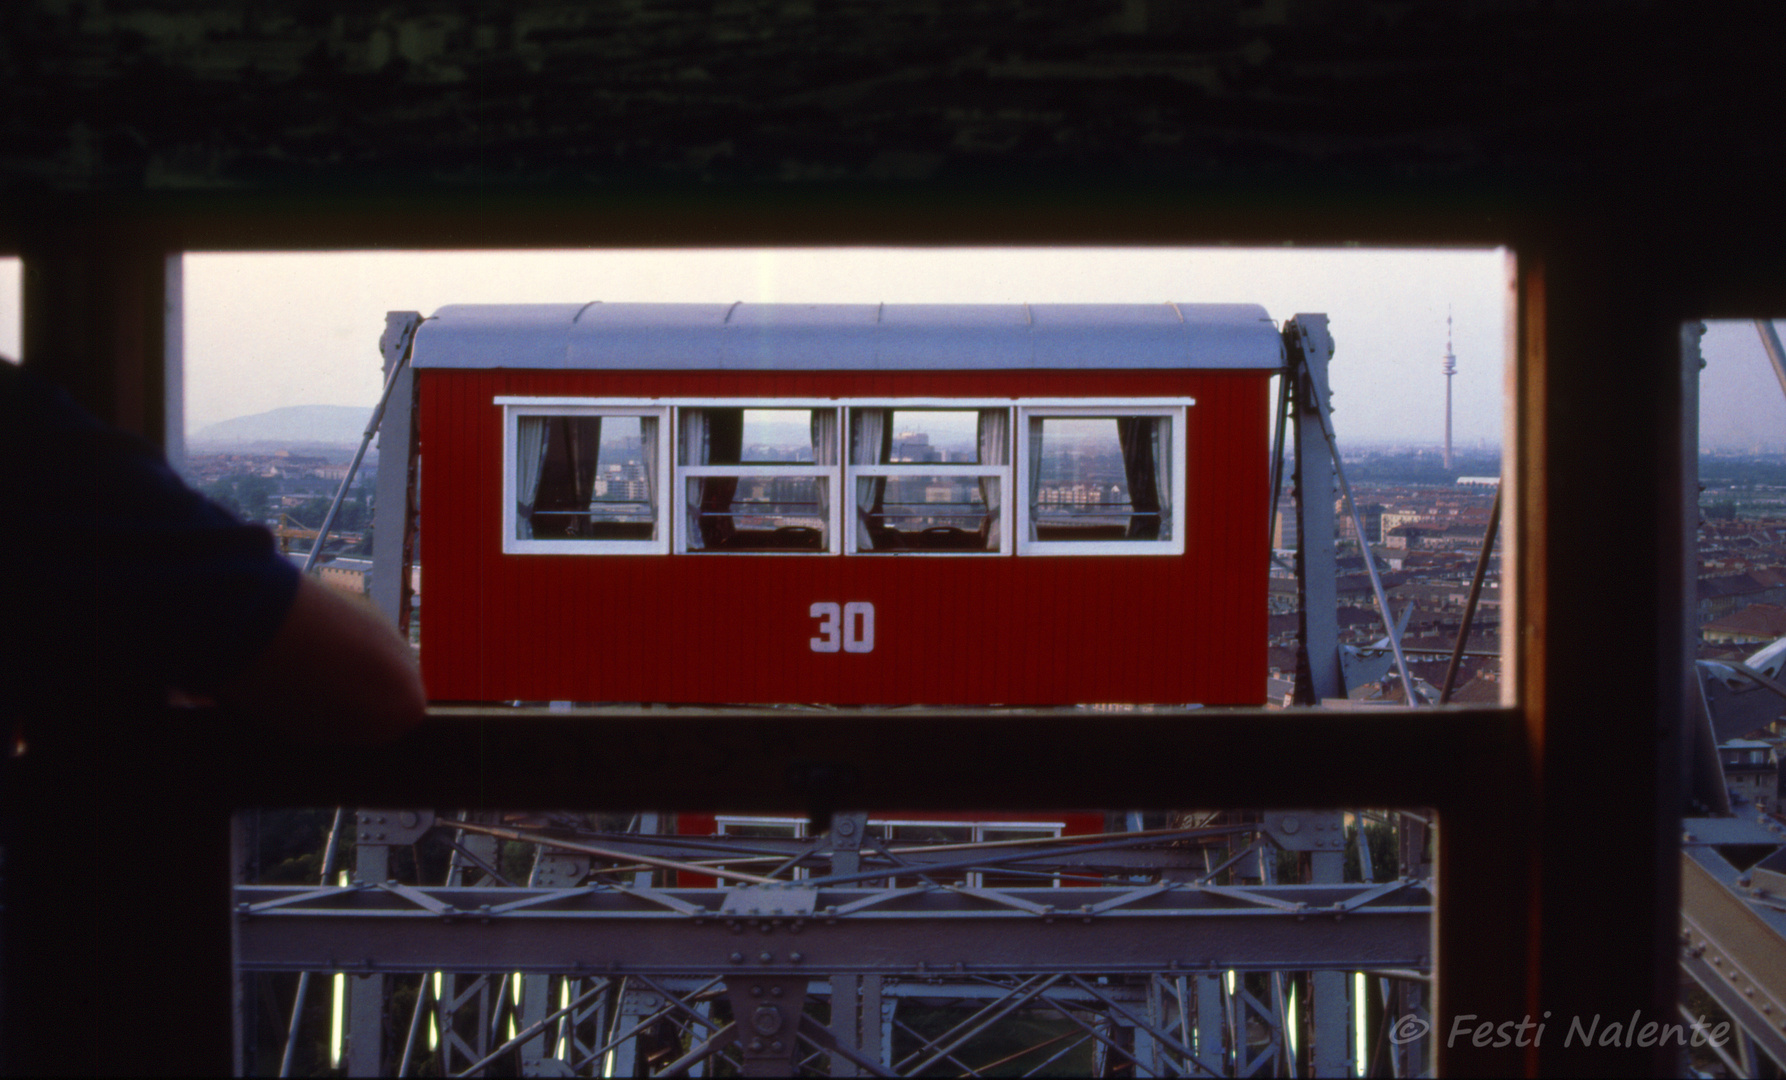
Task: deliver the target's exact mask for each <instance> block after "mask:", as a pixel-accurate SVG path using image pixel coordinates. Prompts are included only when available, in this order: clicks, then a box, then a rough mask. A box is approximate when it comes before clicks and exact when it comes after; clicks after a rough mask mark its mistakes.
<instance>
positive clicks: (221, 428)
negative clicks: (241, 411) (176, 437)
mask: <svg viewBox="0 0 1786 1080" xmlns="http://www.w3.org/2000/svg"><path fill="white" fill-rule="evenodd" d="M371 418H372V410H371V408H369V407H361V406H357V405H288V406H286V407H285V408H283V409H274V410H272V411H271V412H264V413H255V414H254V415H253V416H238V417H236V418H235V419H233V420H224V421H222V422H221V423H216V424H211V425H209V426H208V427H203V428H200V429H199V430H197V431H195V432H193V433H192V434H191V435H190V436H188V437H187V439H186V442H187V444H188V445H189V446H193V447H219V448H240V449H247V448H249V447H255V446H265V445H276V446H278V447H285V448H291V447H295V446H299V445H320V446H347V447H357V446H358V445H359V444H360V437H361V435H363V434H364V433H365V431H366V421H368V420H370V419H371Z"/></svg>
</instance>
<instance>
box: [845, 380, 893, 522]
mask: <svg viewBox="0 0 1786 1080" xmlns="http://www.w3.org/2000/svg"><path fill="white" fill-rule="evenodd" d="M887 414H888V410H886V409H852V410H850V417H851V423H850V426H851V428H852V429H853V430H852V431H851V433H850V434H851V439H850V464H851V465H881V464H885V463H884V462H882V461H881V448H882V447H883V446H884V445H885V444H886V438H887V421H888V415H887ZM886 490H887V478H886V477H884V476H863V477H859V478H858V479H857V480H856V550H857V551H873V550H874V537H873V535H871V534H870V533H869V531H868V518H869V515H870V514H872V513H874V512H875V511H876V510H878V509H879V506H878V504H879V503H880V501H881V498H882V497H883V496H884V494H885V492H886Z"/></svg>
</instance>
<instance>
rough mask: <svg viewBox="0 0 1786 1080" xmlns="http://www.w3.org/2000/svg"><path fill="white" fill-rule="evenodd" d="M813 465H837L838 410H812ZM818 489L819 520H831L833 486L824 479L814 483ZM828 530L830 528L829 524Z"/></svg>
mask: <svg viewBox="0 0 1786 1080" xmlns="http://www.w3.org/2000/svg"><path fill="white" fill-rule="evenodd" d="M812 463H813V464H814V465H835V464H837V410H836V409H814V410H812ZM813 487H815V488H817V489H818V499H819V519H820V520H821V521H825V522H829V521H830V520H831V484H830V482H829V481H827V480H824V479H822V478H821V479H816V480H814V481H813ZM825 527H826V528H830V525H829V524H827V525H826V526H825Z"/></svg>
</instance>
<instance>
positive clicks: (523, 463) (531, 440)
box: [515, 416, 548, 540]
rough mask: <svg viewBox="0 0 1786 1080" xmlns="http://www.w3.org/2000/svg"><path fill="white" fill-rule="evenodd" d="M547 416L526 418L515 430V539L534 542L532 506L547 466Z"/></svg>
mask: <svg viewBox="0 0 1786 1080" xmlns="http://www.w3.org/2000/svg"><path fill="white" fill-rule="evenodd" d="M547 419H548V417H544V416H523V417H521V418H520V422H519V424H517V425H516V431H515V537H516V539H518V540H532V539H533V506H534V502H535V501H536V500H537V499H538V498H539V493H540V473H541V472H542V471H543V470H544V468H545V464H546V421H547Z"/></svg>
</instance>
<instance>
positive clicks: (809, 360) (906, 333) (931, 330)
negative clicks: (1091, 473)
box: [413, 301, 1284, 371]
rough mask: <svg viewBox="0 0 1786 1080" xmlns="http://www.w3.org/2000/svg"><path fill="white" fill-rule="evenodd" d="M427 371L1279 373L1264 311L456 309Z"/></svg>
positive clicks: (432, 332)
mask: <svg viewBox="0 0 1786 1080" xmlns="http://www.w3.org/2000/svg"><path fill="white" fill-rule="evenodd" d="M413 356H414V363H415V365H416V366H417V367H425V368H526V369H546V370H585V369H607V370H641V369H657V370H685V371H786V370H807V371H851V370H870V371H933V370H951V369H955V370H987V369H994V370H996V369H1036V368H1041V369H1050V368H1056V369H1058V368H1084V367H1092V368H1130V369H1133V368H1193V369H1229V370H1276V369H1278V368H1280V367H1282V366H1283V363H1284V346H1283V339H1282V338H1281V336H1280V335H1279V333H1278V329H1277V326H1276V325H1275V324H1274V323H1272V321H1271V317H1270V316H1269V315H1267V314H1266V313H1265V309H1264V308H1262V307H1260V306H1258V305H1257V304H1172V303H1166V304H745V303H737V304H606V303H601V302H599V301H598V302H595V303H590V304H453V305H449V306H447V307H443V308H441V309H440V310H439V311H437V312H435V313H434V315H433V317H431V318H429V319H428V320H426V321H425V322H423V323H422V326H421V328H420V329H419V330H418V331H417V332H416V343H415V351H414V354H413Z"/></svg>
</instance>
